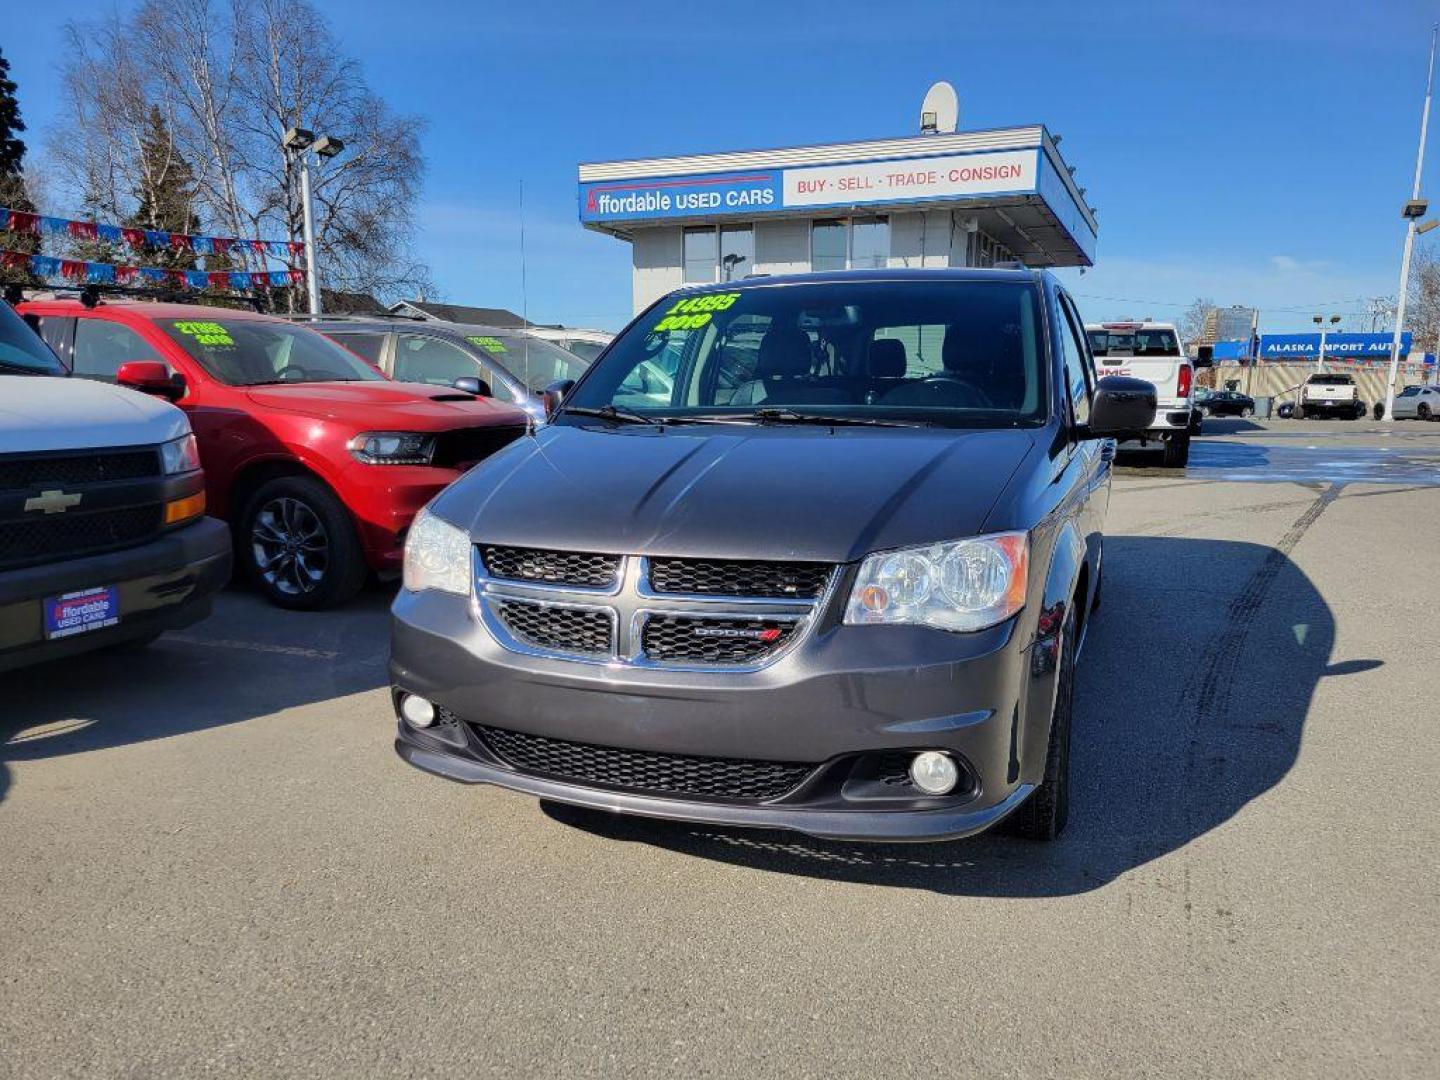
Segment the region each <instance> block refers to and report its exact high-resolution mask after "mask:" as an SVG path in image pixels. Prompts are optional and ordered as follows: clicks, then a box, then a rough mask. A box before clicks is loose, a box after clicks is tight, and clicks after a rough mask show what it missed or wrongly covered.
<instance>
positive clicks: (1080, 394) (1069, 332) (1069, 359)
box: [1055, 293, 1095, 424]
mask: <svg viewBox="0 0 1440 1080" xmlns="http://www.w3.org/2000/svg"><path fill="white" fill-rule="evenodd" d="M1055 298H1056V300H1057V301H1059V306H1060V310H1061V312H1062V314H1063V318H1062V319H1061V320H1060V321H1061V323H1062V324H1063V325H1062V326H1061V327H1060V350H1061V352H1062V354H1063V355H1064V357H1065V385H1066V386H1067V387H1068V388H1069V390H1070V402H1071V404H1072V406H1073V407H1074V409H1075V422H1076V423H1077V424H1088V423H1089V422H1090V398H1091V397H1092V396H1093V394H1094V382H1095V375H1094V372H1093V371H1092V370H1091V368H1090V360H1089V357H1087V356H1086V354H1085V346H1084V344H1083V341H1084V339H1083V337H1082V336H1081V331H1079V330H1077V329H1076V318H1077V317H1076V315H1075V314H1074V311H1073V309H1072V308H1071V305H1070V302H1069V300H1068V298H1067V297H1066V296H1065V295H1064V294H1063V293H1057V294H1056V297H1055Z"/></svg>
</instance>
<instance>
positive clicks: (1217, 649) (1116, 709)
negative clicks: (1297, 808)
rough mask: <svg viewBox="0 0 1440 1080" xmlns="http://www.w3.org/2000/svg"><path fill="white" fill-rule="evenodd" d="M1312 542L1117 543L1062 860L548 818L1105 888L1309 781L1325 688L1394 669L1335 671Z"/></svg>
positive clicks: (997, 882) (816, 861)
mask: <svg viewBox="0 0 1440 1080" xmlns="http://www.w3.org/2000/svg"><path fill="white" fill-rule="evenodd" d="M1317 505H1318V503H1317ZM1322 508H1323V507H1322ZM1307 513H1308V511H1307ZM1317 513H1318V511H1317ZM1310 520H1313V518H1311V519H1310ZM1306 527H1308V522H1307V521H1306V519H1305V517H1303V516H1302V518H1301V521H1299V522H1297V523H1296V526H1295V527H1294V528H1292V530H1291V532H1290V533H1289V534H1287V536H1286V538H1285V539H1284V540H1282V541H1281V544H1280V546H1278V547H1268V546H1264V545H1257V544H1248V543H1238V542H1227V541H1216V540H1192V539H1183V538H1170V537H1147V536H1111V537H1109V538H1107V540H1106V556H1105V561H1106V571H1105V589H1104V593H1105V595H1104V605H1103V607H1101V608H1100V609H1099V610H1098V611H1097V612H1095V613H1094V616H1093V617H1092V623H1091V626H1090V632H1089V635H1088V638H1087V640H1086V643H1085V648H1084V653H1083V655H1082V657H1081V662H1080V669H1079V673H1078V680H1077V690H1076V713H1075V727H1074V733H1073V737H1072V754H1073V778H1074V788H1073V789H1072V801H1071V814H1070V822H1069V825H1068V828H1067V829H1066V831H1065V833H1064V834H1063V836H1062V837H1061V838H1060V839H1059V840H1058V841H1055V842H1053V843H1048V844H1045V843H1033V842H1026V841H1022V840H1017V839H1012V838H1009V837H1007V836H1004V835H1000V834H985V835H982V836H979V837H974V838H971V839H968V840H961V841H956V842H953V843H947V844H913V845H912V844H904V845H898V844H883V845H870V844H854V843H831V842H827V841H819V840H814V839H811V838H809V837H804V836H800V835H798V834H794V833H786V832H778V831H768V830H767V831H759V830H742V829H731V828H721V827H713V826H693V825H685V824H679V823H671V822H663V821H651V820H646V819H643V818H626V817H621V816H618V815H611V814H606V813H604V812H597V811H588V810H576V809H574V808H570V807H565V806H560V805H557V804H550V803H546V804H542V805H543V807H544V810H545V812H546V813H547V814H548V815H549V816H550V817H551V818H553V819H555V820H558V821H561V822H564V823H566V824H568V825H573V826H575V827H578V828H582V829H584V830H586V831H588V832H591V833H594V834H597V835H600V836H603V837H606V838H608V839H612V840H627V841H632V842H639V843H645V844H651V845H654V846H656V847H661V848H667V849H670V850H673V851H678V852H683V853H685V854H687V855H692V856H698V857H701V858H707V859H716V860H720V861H724V862H728V863H732V864H736V865H740V866H746V867H750V868H753V869H756V870H768V871H773V872H778V873H786V874H800V875H808V876H811V877H818V878H825V879H831V880H842V881H848V882H856V883H864V884H874V885H885V886H890V887H896V886H900V887H911V888H917V889H928V890H932V891H935V892H939V893H945V894H953V895H965V896H995V897H1043V896H1061V895H1068V894H1073V893H1080V892H1086V891H1089V890H1091V889H1096V888H1099V887H1101V886H1104V885H1106V884H1108V883H1110V882H1111V881H1114V880H1115V879H1116V878H1117V877H1119V876H1120V875H1122V874H1124V873H1126V872H1127V871H1129V870H1133V869H1135V868H1137V867H1139V866H1143V865H1144V864H1146V863H1149V862H1151V861H1152V860H1156V859H1160V858H1162V857H1164V856H1166V855H1167V854H1169V853H1170V852H1173V851H1176V850H1177V849H1179V848H1182V847H1184V846H1185V845H1186V844H1188V843H1190V842H1191V841H1192V840H1195V839H1196V838H1197V837H1200V836H1203V835H1204V834H1206V833H1208V832H1210V831H1211V830H1213V829H1217V828H1220V827H1222V826H1226V825H1227V823H1231V822H1232V819H1233V818H1235V817H1236V815H1237V814H1238V813H1239V812H1240V811H1241V810H1243V809H1245V808H1246V807H1247V806H1249V805H1250V804H1251V803H1252V802H1254V801H1255V800H1257V799H1259V798H1261V797H1262V796H1263V795H1264V794H1265V793H1266V792H1268V791H1269V790H1270V789H1271V788H1273V787H1275V786H1276V785H1277V784H1278V783H1280V781H1281V780H1282V779H1283V778H1284V777H1285V774H1286V773H1287V772H1288V771H1289V770H1290V767H1291V766H1292V765H1293V764H1294V762H1295V758H1296V755H1297V753H1298V752H1299V748H1300V741H1301V734H1302V730H1303V728H1304V725H1305V719H1306V715H1307V713H1308V712H1309V709H1310V701H1311V698H1312V696H1313V694H1314V692H1315V687H1316V685H1317V683H1318V682H1319V681H1320V680H1321V679H1322V678H1326V677H1343V676H1345V675H1349V674H1352V673H1355V672H1358V671H1365V670H1369V669H1371V668H1373V667H1376V666H1378V665H1379V661H1373V660H1352V661H1348V662H1345V663H1338V664H1332V663H1331V658H1330V652H1331V647H1332V645H1333V643H1334V640H1335V620H1334V617H1333V615H1332V613H1331V611H1330V609H1329V607H1328V606H1327V604H1326V603H1325V600H1324V598H1323V597H1322V596H1321V595H1320V593H1319V592H1318V591H1317V590H1316V588H1315V586H1314V585H1313V584H1312V583H1311V582H1310V580H1309V579H1308V578H1307V577H1306V576H1305V575H1304V574H1303V573H1302V572H1301V571H1300V569H1299V568H1298V567H1297V566H1296V565H1295V564H1294V563H1293V562H1292V561H1291V560H1290V558H1289V557H1288V554H1287V552H1288V550H1289V549H1290V548H1291V547H1293V546H1294V543H1296V542H1298V539H1299V536H1300V535H1301V534H1303V531H1304V528H1306ZM1254 812H1257V813H1263V812H1264V809H1263V806H1262V807H1259V808H1256V809H1255V811H1254ZM1231 827H1236V828H1243V827H1244V824H1243V822H1235V823H1233V824H1232V825H1231Z"/></svg>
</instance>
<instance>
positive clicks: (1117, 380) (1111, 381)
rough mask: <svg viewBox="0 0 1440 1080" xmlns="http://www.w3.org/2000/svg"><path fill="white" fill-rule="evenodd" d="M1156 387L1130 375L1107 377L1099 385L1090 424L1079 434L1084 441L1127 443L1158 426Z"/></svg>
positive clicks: (1096, 387) (1091, 407)
mask: <svg viewBox="0 0 1440 1080" xmlns="http://www.w3.org/2000/svg"><path fill="white" fill-rule="evenodd" d="M1155 403H1156V397H1155V384H1154V383H1150V382H1146V381H1145V380H1144V379H1132V378H1130V376H1128V375H1106V376H1105V377H1104V378H1103V379H1101V380H1100V381H1099V382H1098V383H1096V384H1095V400H1094V401H1093V402H1092V403H1091V405H1090V423H1089V424H1086V425H1083V426H1082V427H1081V429H1080V431H1079V432H1078V434H1079V436H1080V437H1081V438H1082V439H1127V438H1133V437H1134V436H1137V435H1139V434H1141V433H1142V432H1144V431H1147V430H1148V429H1149V428H1150V427H1151V425H1153V424H1154V423H1155Z"/></svg>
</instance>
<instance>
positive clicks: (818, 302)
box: [560, 280, 1046, 427]
mask: <svg viewBox="0 0 1440 1080" xmlns="http://www.w3.org/2000/svg"><path fill="white" fill-rule="evenodd" d="M1043 348H1044V344H1043V340H1042V329H1041V320H1040V307H1039V300H1038V292H1037V289H1036V287H1035V285H1034V284H1033V283H1032V282H1029V281H997V280H978V281H977V280H961V281H914V280H910V281H856V282H846V281H829V282H823V283H820V282H817V283H814V284H795V285H792V284H774V285H764V284H756V285H746V286H742V287H740V288H732V289H729V290H724V289H707V290H703V291H689V292H680V293H675V294H673V295H671V296H669V297H667V298H666V299H664V300H663V301H661V302H660V303H659V304H657V305H655V306H654V307H652V308H651V309H650V310H649V311H647V312H646V313H645V314H644V315H642V316H641V317H640V318H638V319H637V320H636V321H635V322H634V323H632V324H631V325H630V327H629V328H628V329H626V330H625V331H624V333H622V334H621V335H620V337H619V338H617V339H616V340H615V341H614V342H613V343H612V344H611V345H610V347H609V350H608V351H607V352H606V353H605V355H604V356H603V357H601V358H600V359H599V360H598V361H597V362H596V364H595V366H594V367H593V368H592V369H591V371H590V372H589V374H587V376H586V377H585V379H584V380H582V381H581V383H580V385H579V386H577V387H576V388H575V390H574V391H572V393H571V394H570V395H569V396H568V397H567V398H566V400H565V407H564V410H563V411H562V412H561V414H560V416H561V417H564V416H566V415H567V414H573V415H577V416H584V415H587V414H598V415H601V416H608V417H610V418H611V419H612V420H615V421H617V422H625V421H630V422H638V421H646V422H655V421H658V422H667V421H668V422H683V421H687V420H689V421H698V422H703V421H712V422H726V423H746V422H750V423H754V422H801V423H803V422H809V421H815V422H826V421H829V420H834V421H837V422H846V423H860V424H884V423H896V424H917V425H932V424H933V425H943V426H946V427H1010V426H1017V425H1022V424H1023V425H1029V424H1034V423H1038V422H1041V421H1043V420H1044V418H1045V414H1046V397H1045V394H1046V389H1045V382H1044V378H1043V376H1042V372H1043V370H1044V367H1043V365H1042V364H1041V362H1040V357H1041V355H1042V352H1043Z"/></svg>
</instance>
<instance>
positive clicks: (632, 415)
mask: <svg viewBox="0 0 1440 1080" xmlns="http://www.w3.org/2000/svg"><path fill="white" fill-rule="evenodd" d="M560 414H561V415H562V416H564V415H567V414H568V415H570V416H598V417H600V418H601V419H602V420H613V421H614V422H615V423H617V424H660V423H664V421H662V420H658V419H656V418H655V417H653V416H645V415H644V414H642V413H638V412H635V411H633V410H631V409H626V408H622V407H621V406H619V405H601V406H600V407H599V408H597V409H592V408H588V407H586V406H584V405H567V406H565V407H564V408H563V409H561V410H560Z"/></svg>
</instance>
